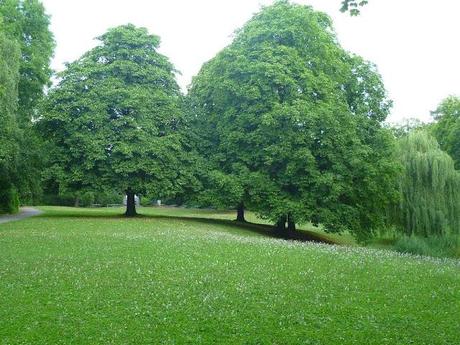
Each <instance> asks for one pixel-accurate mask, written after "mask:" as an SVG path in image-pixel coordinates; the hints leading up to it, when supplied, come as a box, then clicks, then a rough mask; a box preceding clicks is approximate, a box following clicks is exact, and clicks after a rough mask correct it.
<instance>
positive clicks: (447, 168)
mask: <svg viewBox="0 0 460 345" xmlns="http://www.w3.org/2000/svg"><path fill="white" fill-rule="evenodd" d="M398 151H399V159H400V161H401V164H402V165H403V174H402V175H401V178H400V195H401V199H400V203H399V205H398V207H397V208H396V223H397V224H399V226H400V227H401V229H402V231H403V232H404V233H405V234H406V235H408V236H410V235H417V236H423V237H428V236H446V235H452V234H454V235H456V234H459V233H460V173H459V172H458V171H456V170H455V169H454V162H453V160H452V158H451V157H450V156H449V155H448V154H447V153H445V152H443V151H442V150H441V149H440V148H439V145H438V143H437V142H436V139H434V138H433V137H431V136H430V135H429V134H428V133H427V132H426V131H421V130H418V131H413V132H411V133H409V134H408V135H407V136H405V137H403V138H401V139H400V141H399V149H398Z"/></svg>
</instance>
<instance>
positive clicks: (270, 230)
mask: <svg viewBox="0 0 460 345" xmlns="http://www.w3.org/2000/svg"><path fill="white" fill-rule="evenodd" d="M37 217H40V218H104V219H119V220H139V219H162V220H178V221H184V220H186V221H189V222H195V223H201V224H211V225H225V226H231V227H237V228H239V229H240V230H246V231H250V232H253V233H257V234H260V235H263V236H266V237H271V238H278V239H284V240H294V241H301V242H317V243H326V244H340V243H338V242H335V241H333V240H331V239H330V238H327V237H326V236H324V235H322V234H320V233H316V232H313V231H308V230H302V229H300V230H297V231H295V232H285V233H279V232H277V231H275V227H274V226H272V225H266V224H258V223H250V222H237V221H234V220H229V219H217V218H204V217H190V216H172V215H156V214H138V215H137V216H136V217H126V216H125V215H124V214H120V213H107V212H105V211H91V212H81V211H80V212H79V211H78V210H75V211H73V210H71V211H67V212H66V211H52V210H50V211H48V210H45V212H44V213H42V214H40V215H38V216H37Z"/></svg>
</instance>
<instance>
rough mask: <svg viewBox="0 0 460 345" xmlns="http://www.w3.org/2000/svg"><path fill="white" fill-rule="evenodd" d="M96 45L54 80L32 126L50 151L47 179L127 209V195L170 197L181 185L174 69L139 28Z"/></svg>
mask: <svg viewBox="0 0 460 345" xmlns="http://www.w3.org/2000/svg"><path fill="white" fill-rule="evenodd" d="M98 39H99V41H100V44H99V45H98V46H97V47H96V48H94V49H92V50H90V51H88V52H87V53H86V54H84V55H83V56H82V57H81V58H80V59H78V60H77V61H75V62H73V63H70V64H68V65H67V68H66V70H65V71H63V72H62V73H60V74H59V75H58V77H59V84H58V85H57V86H56V87H54V88H53V89H52V90H51V91H50V93H49V95H48V98H47V100H46V102H45V104H44V107H43V113H42V117H41V119H40V122H39V126H40V128H41V129H42V130H43V131H44V133H46V135H47V136H48V137H49V139H50V141H51V142H52V143H53V144H54V152H53V157H54V158H53V162H52V166H51V168H50V169H49V171H48V175H49V177H50V178H52V179H56V181H58V183H59V188H60V190H61V192H62V191H69V190H70V191H82V190H83V191H84V190H91V191H100V190H104V189H107V188H111V189H116V190H119V191H120V192H126V193H128V199H129V200H128V204H129V205H131V206H133V205H132V204H130V200H131V199H130V198H132V200H131V201H134V193H142V194H149V193H154V194H155V195H156V196H157V197H161V196H167V195H170V194H174V193H175V192H177V191H178V190H180V188H181V186H182V185H184V184H186V183H188V181H186V180H185V178H186V177H185V174H184V168H183V167H182V166H183V162H182V161H181V158H184V153H183V151H182V150H183V143H182V140H181V136H180V134H179V133H178V127H179V126H180V122H181V109H180V101H181V94H180V91H179V87H178V85H177V83H176V81H175V76H174V72H175V70H174V67H173V65H172V64H171V63H170V62H169V61H168V59H167V58H166V57H165V56H163V55H161V54H160V53H158V51H157V49H158V46H159V43H160V39H159V37H158V36H155V35H150V34H149V33H148V32H147V30H146V29H144V28H136V27H135V26H133V25H124V26H119V27H116V28H113V29H110V30H109V31H108V32H107V33H105V34H104V35H102V36H101V37H99V38H98ZM134 214H135V210H134V209H132V208H131V209H128V210H127V215H134Z"/></svg>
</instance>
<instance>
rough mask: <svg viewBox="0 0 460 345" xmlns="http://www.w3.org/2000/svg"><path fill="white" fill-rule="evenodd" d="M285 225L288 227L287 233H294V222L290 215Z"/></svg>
mask: <svg viewBox="0 0 460 345" xmlns="http://www.w3.org/2000/svg"><path fill="white" fill-rule="evenodd" d="M287 223H288V226H287V230H288V232H294V231H295V220H294V218H293V217H292V215H291V214H290V213H289V214H288V219H287Z"/></svg>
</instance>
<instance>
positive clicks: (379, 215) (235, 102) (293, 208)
mask: <svg viewBox="0 0 460 345" xmlns="http://www.w3.org/2000/svg"><path fill="white" fill-rule="evenodd" d="M189 103H190V104H191V105H192V110H191V111H190V113H191V114H192V116H191V120H190V121H191V123H193V127H194V128H195V129H196V131H197V132H198V133H199V135H198V137H199V143H198V148H199V150H200V151H201V154H202V155H203V156H205V157H207V158H209V159H210V165H211V167H212V168H211V170H218V171H220V172H221V173H222V174H224V176H226V178H228V176H232V177H233V179H234V181H233V183H234V184H236V185H238V186H241V187H242V188H243V190H244V192H243V193H241V200H239V201H241V202H244V204H245V205H248V206H249V207H250V208H252V209H253V210H256V211H257V212H258V213H259V215H261V216H263V217H264V218H268V219H270V220H272V221H274V222H276V221H277V220H278V218H279V217H283V216H286V215H290V218H291V219H292V218H294V219H295V220H296V222H297V223H302V222H307V221H313V222H314V223H321V224H323V225H324V226H325V228H326V229H327V230H329V231H337V232H339V231H343V230H346V229H347V230H350V231H351V232H353V233H355V234H356V235H357V236H359V237H362V238H364V237H366V236H369V234H370V233H371V232H372V231H373V229H374V228H376V227H378V226H380V225H381V224H382V223H384V220H385V215H384V214H383V211H382V209H380V210H379V209H378V207H375V206H372V205H374V204H378V205H380V206H382V205H387V204H388V203H389V202H390V201H391V200H392V197H393V191H394V190H395V188H396V183H395V181H394V176H395V172H396V165H395V164H393V163H392V162H393V160H392V159H393V157H392V152H391V149H392V146H391V142H390V141H389V139H388V138H389V136H387V135H386V134H385V133H386V130H384V129H383V128H382V126H381V122H382V121H383V120H384V119H385V118H386V116H387V114H388V111H389V108H390V106H391V102H390V101H389V100H388V99H387V97H386V92H385V89H384V87H383V83H382V81H381V78H380V76H379V74H378V73H377V71H376V68H375V66H374V65H372V64H370V63H368V62H366V61H364V60H363V59H361V58H359V57H356V56H353V55H350V54H348V53H347V52H346V51H344V50H343V49H342V48H341V47H340V46H339V45H338V43H337V38H336V37H335V34H334V31H333V28H332V24H331V20H330V19H329V17H327V16H326V15H325V14H323V13H319V12H315V11H313V10H312V8H310V7H308V6H301V5H294V4H290V3H289V2H287V1H278V2H276V3H275V4H274V5H273V6H269V7H265V8H263V10H262V11H261V12H260V13H258V14H256V15H255V16H254V17H253V18H252V19H251V20H249V21H248V23H247V24H246V25H245V26H244V27H243V28H242V29H240V30H239V31H238V32H237V35H236V37H235V40H234V42H233V43H232V44H231V45H230V46H229V47H227V48H225V49H224V50H223V51H222V52H220V53H219V54H218V55H217V56H216V57H215V58H214V59H212V60H211V61H209V62H208V63H207V64H205V65H204V66H203V68H202V70H201V71H200V73H199V75H198V76H197V77H196V78H194V80H193V83H192V86H191V89H190V92H189ZM235 167H238V169H236V168H235ZM241 167H243V168H241ZM376 181H379V184H378V183H377V182H376ZM211 190H213V188H211ZM217 190H218V191H222V190H223V189H222V188H221V187H219V186H218V188H217ZM227 195H228V196H229V198H228V199H227V200H228V201H229V204H233V205H235V200H234V199H233V198H234V197H233V196H231V195H232V194H231V193H222V195H221V198H222V197H225V196H227ZM230 196H231V197H230ZM219 203H221V201H219Z"/></svg>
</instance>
